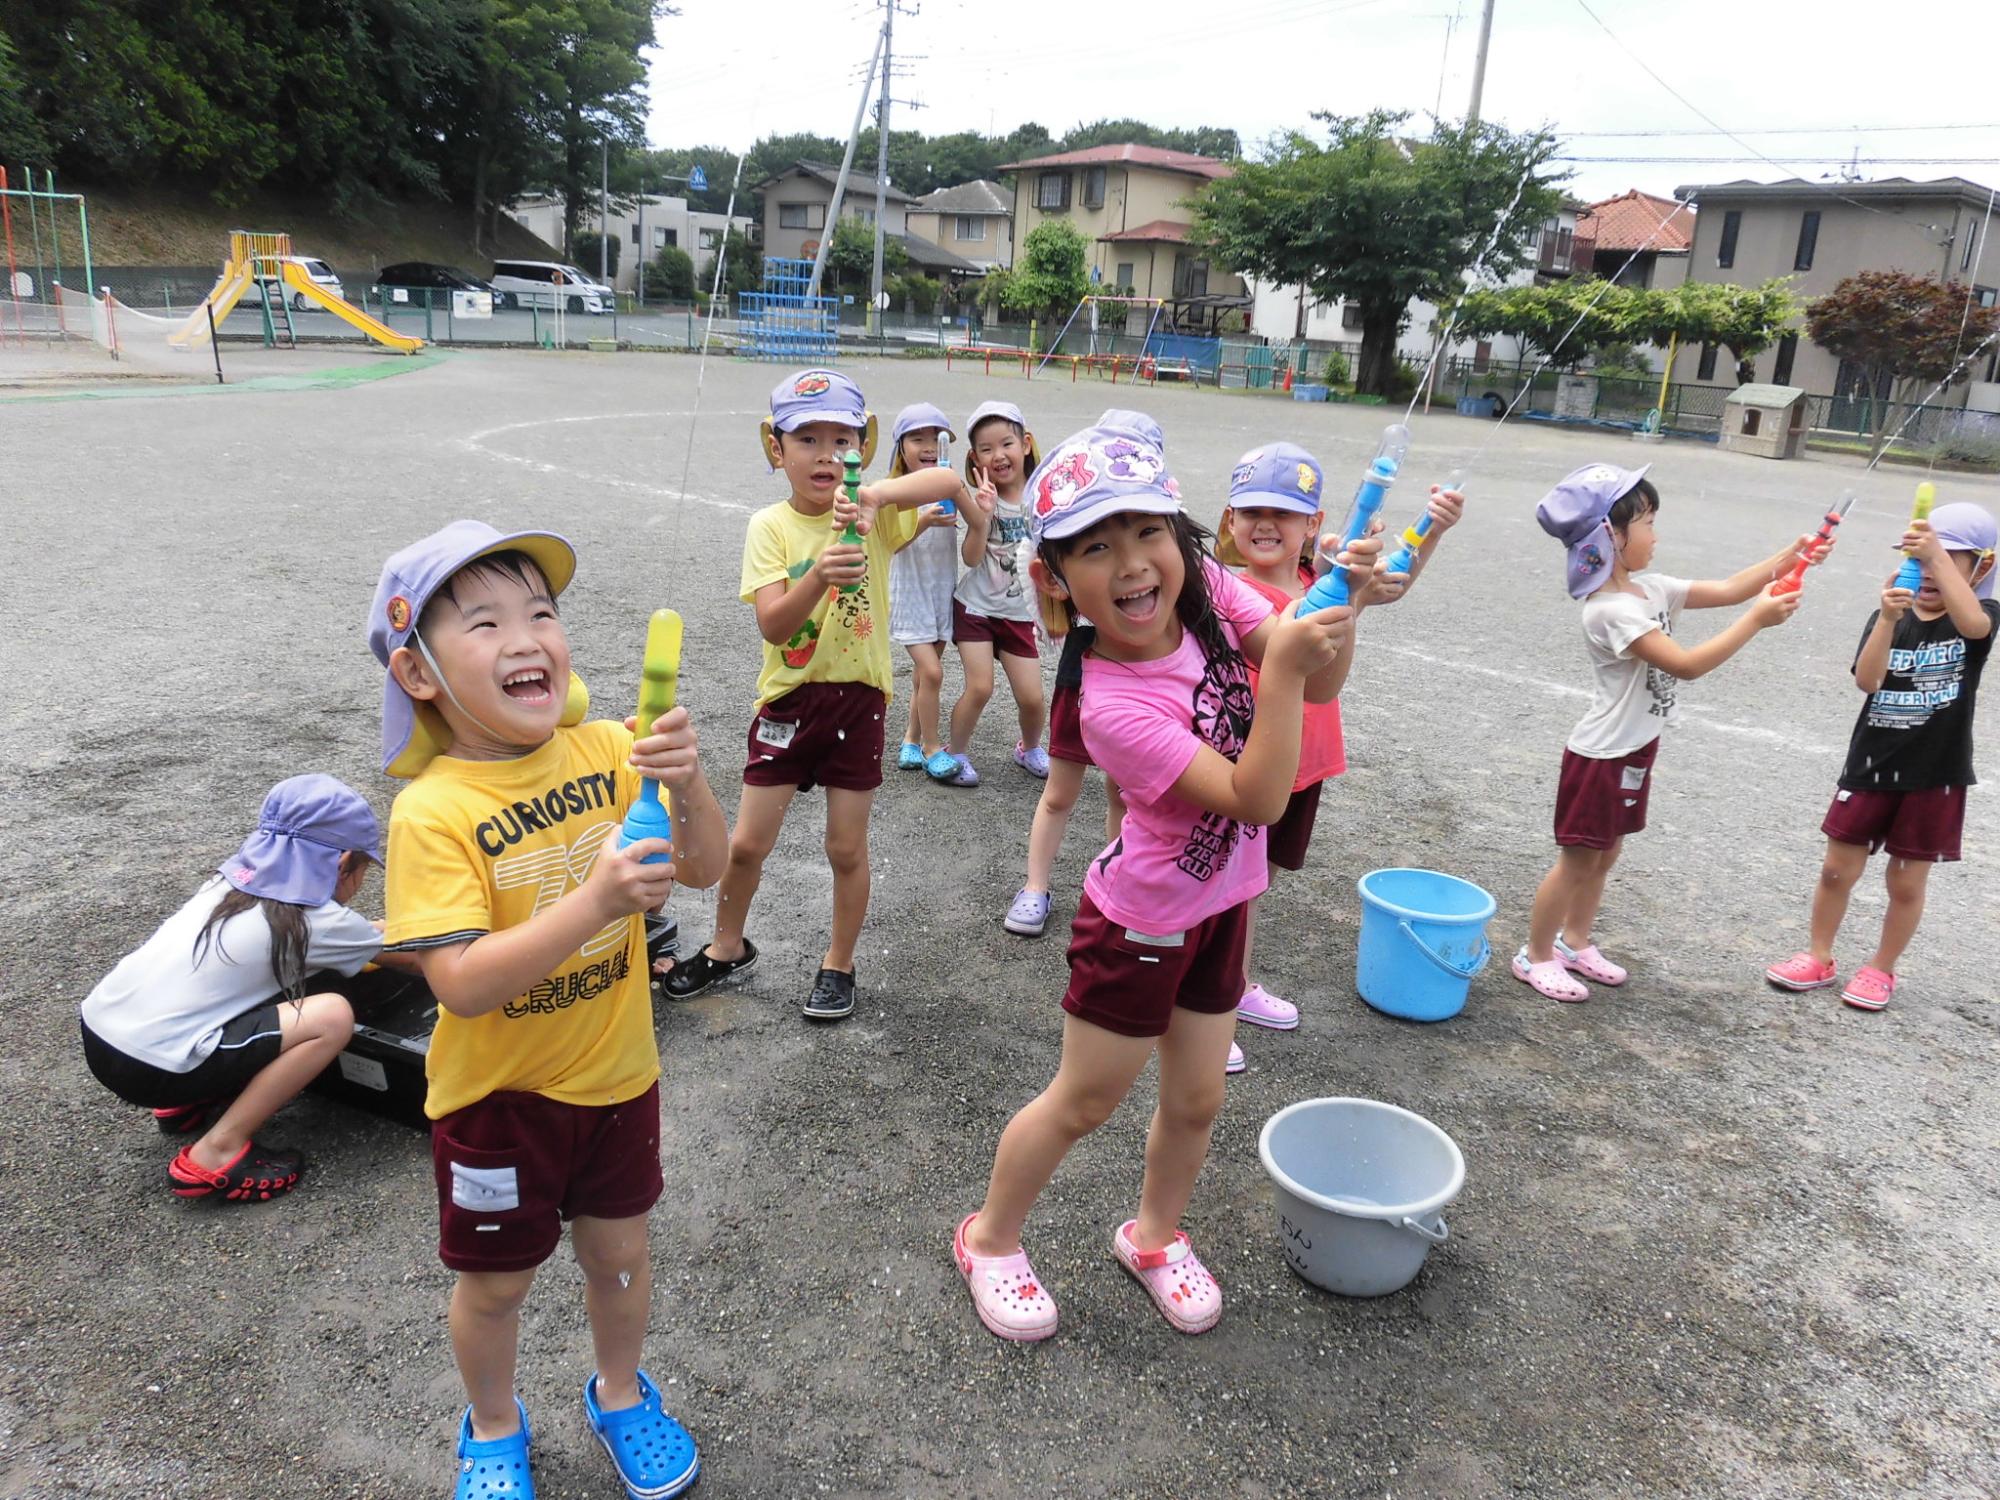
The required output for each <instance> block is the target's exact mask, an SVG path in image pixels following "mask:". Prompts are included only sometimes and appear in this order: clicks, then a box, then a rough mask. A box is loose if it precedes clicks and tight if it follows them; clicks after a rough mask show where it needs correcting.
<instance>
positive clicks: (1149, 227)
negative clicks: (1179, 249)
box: [1098, 219, 1190, 245]
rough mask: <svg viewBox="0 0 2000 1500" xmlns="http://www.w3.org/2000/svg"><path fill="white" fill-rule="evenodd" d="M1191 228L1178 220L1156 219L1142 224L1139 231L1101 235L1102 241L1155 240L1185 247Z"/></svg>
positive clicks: (1121, 231)
mask: <svg viewBox="0 0 2000 1500" xmlns="http://www.w3.org/2000/svg"><path fill="white" fill-rule="evenodd" d="M1189 227H1190V226H1188V225H1186V224H1183V223H1181V222H1180V221H1179V220H1178V219H1154V220H1153V221H1152V222H1151V223H1149V224H1141V225H1140V226H1139V227H1138V228H1137V229H1120V230H1118V231H1116V232H1115V233H1112V234H1100V235H1099V236H1098V238H1099V239H1100V240H1140V241H1144V240H1154V241H1164V242H1165V243H1167V244H1170V245H1185V244H1186V243H1187V237H1188V229H1189Z"/></svg>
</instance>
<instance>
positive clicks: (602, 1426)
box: [583, 1370, 701, 1500]
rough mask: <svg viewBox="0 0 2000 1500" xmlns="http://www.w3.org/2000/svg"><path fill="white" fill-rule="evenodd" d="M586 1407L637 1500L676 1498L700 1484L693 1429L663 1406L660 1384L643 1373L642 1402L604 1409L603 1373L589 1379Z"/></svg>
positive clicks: (584, 1394) (628, 1488) (640, 1386)
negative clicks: (600, 1379)
mask: <svg viewBox="0 0 2000 1500" xmlns="http://www.w3.org/2000/svg"><path fill="white" fill-rule="evenodd" d="M583 1411H584V1415H585V1416H587V1417H589V1418H590V1426H591V1430H592V1431H593V1432H595V1433H596V1434H597V1440H598V1441H599V1442H600V1443H602V1444H604V1451H605V1452H606V1453H609V1454H610V1455H611V1463H612V1466H613V1467H614V1468H616V1469H617V1470H618V1477H619V1479H620V1480H622V1481H623V1482H624V1485H625V1493H626V1494H628V1495H630V1496H631V1497H632V1500H672V1497H673V1496H675V1495H684V1494H686V1493H687V1492H688V1491H689V1490H691V1489H693V1488H694V1482H695V1481H696V1480H697V1479H699V1478H700V1477H701V1455H700V1454H699V1453H698V1452H696V1451H695V1446H694V1439H693V1438H691V1437H689V1436H688V1433H687V1429H686V1428H685V1427H683V1426H681V1424H680V1423H678V1422H676V1421H675V1420H674V1419H673V1418H672V1417H670V1416H668V1415H667V1414H666V1412H665V1411H664V1410H663V1409H662V1408H661V1405H660V1388H659V1387H658V1386H656V1385H654V1384H653V1382H652V1380H651V1378H650V1377H648V1375H647V1374H646V1372H645V1371H644V1370H641V1371H639V1404H638V1405H637V1406H628V1407H625V1408H624V1409H622V1410H620V1411H600V1410H598V1406H597V1377H596V1376H595V1375H592V1376H591V1377H590V1379H588V1380H586V1381H585V1382H584V1383H583Z"/></svg>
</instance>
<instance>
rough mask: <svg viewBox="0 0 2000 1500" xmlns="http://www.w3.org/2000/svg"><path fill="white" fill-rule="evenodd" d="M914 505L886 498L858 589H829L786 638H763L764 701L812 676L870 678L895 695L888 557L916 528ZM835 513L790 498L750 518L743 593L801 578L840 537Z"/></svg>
mask: <svg viewBox="0 0 2000 1500" xmlns="http://www.w3.org/2000/svg"><path fill="white" fill-rule="evenodd" d="M916 530H917V511H916V507H915V506H889V505H885V506H883V507H882V508H881V509H880V510H878V511H877V512H875V524H874V526H872V527H871V528H869V532H868V535H867V536H865V537H863V538H862V539H861V541H862V546H863V548H864V549H865V550H866V552H867V554H868V574H867V576H866V577H865V578H863V579H862V580H861V587H860V588H858V589H856V590H855V591H854V592H853V593H851V594H843V593H841V592H840V591H839V590H838V589H828V590H827V591H826V597H825V598H824V599H822V600H821V601H820V602H819V604H818V605H816V606H815V607H814V609H813V612H812V615H811V616H810V617H809V618H808V619H807V620H806V622H805V624H803V625H801V626H800V627H799V628H798V632H797V633H796V634H795V635H793V637H792V638H791V639H790V640H789V641H786V642H785V644H784V645H782V646H774V645H772V644H771V643H770V642H769V641H766V642H764V667H763V670H762V671H760V672H759V673H758V674H757V706H758V707H759V708H762V707H763V706H764V705H765V704H766V703H769V702H771V701H772V700H773V699H776V698H782V697H784V696H785V694H787V693H789V692H790V691H791V690H792V689H793V688H795V687H798V686H799V685H800V684H801V683H807V682H866V683H871V684H873V685H874V686H875V687H877V688H880V689H881V690H882V696H883V697H884V698H887V697H889V695H890V686H891V683H892V681H893V677H892V673H893V671H894V668H893V666H892V665H891V662H890V656H889V559H890V558H891V557H892V556H893V555H894V554H895V552H896V550H897V549H898V548H899V547H901V546H903V545H904V543H906V542H908V541H909V539H910V538H911V537H912V536H914V535H915V534H916ZM835 535H836V533H835V532H834V529H833V517H832V516H831V514H828V515H823V516H808V515H804V514H802V513H801V512H799V511H797V510H794V509H793V508H792V502H791V501H789V500H785V501H781V502H779V503H778V504H776V505H771V506H766V507H765V508H764V509H763V510H760V511H758V512H757V514H756V515H754V516H752V517H751V518H750V530H749V533H748V534H747V535H746V536H745V537H744V538H743V586H742V590H741V594H742V599H743V602H744V603H745V604H748V603H750V602H751V601H752V600H753V599H755V598H756V596H757V590H759V589H760V588H762V587H764V585H765V584H767V583H784V582H787V581H789V580H791V579H795V578H801V577H803V576H804V575H805V571H806V569H807V568H810V567H811V566H812V565H813V562H814V561H815V560H816V559H817V558H818V557H819V555H820V553H822V552H824V551H825V550H826V549H827V546H828V544H830V543H831V542H832V541H833V540H834V537H835Z"/></svg>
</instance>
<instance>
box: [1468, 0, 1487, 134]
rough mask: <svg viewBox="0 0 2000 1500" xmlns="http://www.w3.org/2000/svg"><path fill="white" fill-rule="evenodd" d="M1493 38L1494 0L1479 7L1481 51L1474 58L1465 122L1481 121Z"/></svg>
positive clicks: (1472, 123)
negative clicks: (1488, 50)
mask: <svg viewBox="0 0 2000 1500" xmlns="http://www.w3.org/2000/svg"><path fill="white" fill-rule="evenodd" d="M1492 40H1493V0H1486V3H1485V4H1484V5H1482V6H1481V7H1480V9H1479V51H1478V53H1477V54H1476V55H1475V56H1474V58H1473V60H1472V102H1471V103H1470V104H1468V105H1466V107H1465V123H1466V124H1468V125H1477V124H1478V123H1479V101H1480V97H1481V96H1482V95H1483V94H1484V93H1485V92H1486V44H1487V43H1488V42H1490V41H1492Z"/></svg>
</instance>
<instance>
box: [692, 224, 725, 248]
mask: <svg viewBox="0 0 2000 1500" xmlns="http://www.w3.org/2000/svg"><path fill="white" fill-rule="evenodd" d="M696 234H697V235H698V237H699V240H700V244H701V248H702V249H704V250H713V249H714V248H715V247H716V246H717V245H719V244H721V243H722V231H721V230H720V229H701V230H697V231H696Z"/></svg>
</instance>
